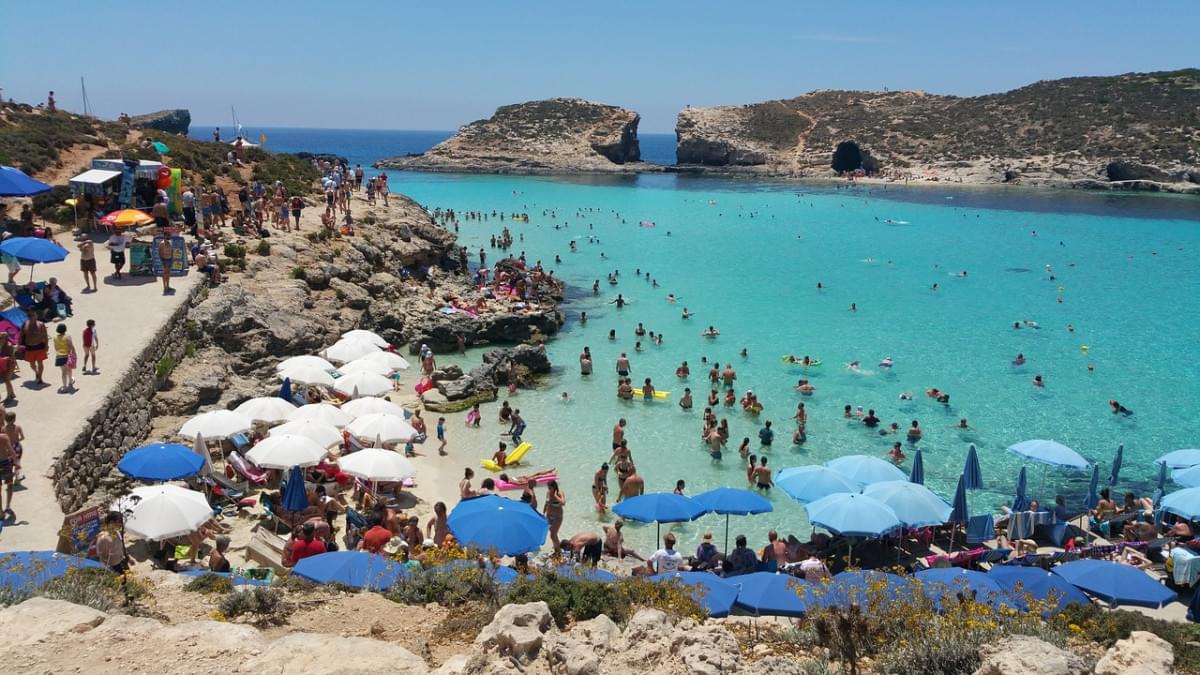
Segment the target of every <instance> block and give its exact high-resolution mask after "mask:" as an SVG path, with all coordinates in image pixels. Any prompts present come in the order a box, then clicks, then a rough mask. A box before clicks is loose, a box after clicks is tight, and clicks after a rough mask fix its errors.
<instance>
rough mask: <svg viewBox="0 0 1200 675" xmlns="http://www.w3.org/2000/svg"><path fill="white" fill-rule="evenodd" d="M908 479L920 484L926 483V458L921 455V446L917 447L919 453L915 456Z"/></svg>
mask: <svg viewBox="0 0 1200 675" xmlns="http://www.w3.org/2000/svg"><path fill="white" fill-rule="evenodd" d="M908 480H909V481H911V482H913V483H916V484H918V485H924V484H925V458H924V457H922V456H921V449H920V448H917V454H916V455H915V456H913V465H912V473H910V474H909V475H908Z"/></svg>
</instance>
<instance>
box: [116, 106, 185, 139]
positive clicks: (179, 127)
mask: <svg viewBox="0 0 1200 675" xmlns="http://www.w3.org/2000/svg"><path fill="white" fill-rule="evenodd" d="M191 124H192V113H190V112H189V111H188V110H186V109H184V108H178V109H175V110H160V111H158V112H152V113H146V114H145V115H135V116H133V117H132V118H130V120H129V126H131V127H133V128H135V129H158V130H159V131H165V132H167V133H171V134H182V135H184V136H186V135H187V132H188V127H189V126H191Z"/></svg>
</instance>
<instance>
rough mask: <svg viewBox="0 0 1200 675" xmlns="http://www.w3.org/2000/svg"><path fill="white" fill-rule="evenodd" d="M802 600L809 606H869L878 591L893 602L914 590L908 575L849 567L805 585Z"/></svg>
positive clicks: (885, 599) (888, 601) (886, 602)
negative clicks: (830, 576)
mask: <svg viewBox="0 0 1200 675" xmlns="http://www.w3.org/2000/svg"><path fill="white" fill-rule="evenodd" d="M801 591H802V592H801V599H802V600H803V602H804V604H805V606H807V607H817V606H819V607H849V606H850V605H859V606H860V607H864V608H865V607H867V606H868V605H869V604H870V602H871V600H872V595H871V594H872V593H876V594H878V596H879V598H880V600H882V602H883V604H890V603H892V602H896V601H898V600H901V599H903V598H906V597H908V596H909V595H910V594H911V593H912V582H911V581H910V580H909V579H908V577H902V576H899V575H896V574H889V573H887V572H880V571H878V570H846V571H844V572H838V573H837V574H835V575H834V576H833V577H832V578H830V579H822V580H821V581H819V582H814V583H811V584H805V585H804V586H802V587H801Z"/></svg>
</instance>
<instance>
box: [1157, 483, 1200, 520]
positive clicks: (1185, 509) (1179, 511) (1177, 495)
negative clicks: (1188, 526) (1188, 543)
mask: <svg viewBox="0 0 1200 675" xmlns="http://www.w3.org/2000/svg"><path fill="white" fill-rule="evenodd" d="M1161 504H1162V510H1163V511H1166V512H1168V513H1174V514H1175V515H1177V516H1180V517H1182V518H1187V519H1188V520H1200V487H1194V488H1186V489H1184V490H1176V491H1175V492H1172V493H1171V494H1169V495H1167V496H1165V497H1163V498H1162V502H1161Z"/></svg>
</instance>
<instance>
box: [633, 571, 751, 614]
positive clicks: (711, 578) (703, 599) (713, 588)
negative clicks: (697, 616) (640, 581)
mask: <svg viewBox="0 0 1200 675" xmlns="http://www.w3.org/2000/svg"><path fill="white" fill-rule="evenodd" d="M650 579H652V580H654V581H656V582H660V583H677V584H682V585H684V586H686V587H688V588H690V589H691V596H692V600H694V601H695V602H696V603H697V604H698V605H700V606H701V607H703V608H704V610H705V611H706V612H708V615H709V616H710V617H713V618H714V619H719V618H721V617H723V616H729V610H730V609H733V603H734V601H735V600H737V597H738V587H737V586H735V585H734V584H733V583H731V582H729V581H726V580H725V579H722V578H721V577H719V576H717V575H715V574H713V573H711V572H668V573H666V574H656V575H654V576H652V577H650Z"/></svg>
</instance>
